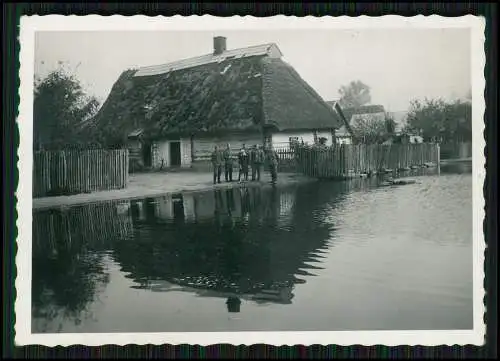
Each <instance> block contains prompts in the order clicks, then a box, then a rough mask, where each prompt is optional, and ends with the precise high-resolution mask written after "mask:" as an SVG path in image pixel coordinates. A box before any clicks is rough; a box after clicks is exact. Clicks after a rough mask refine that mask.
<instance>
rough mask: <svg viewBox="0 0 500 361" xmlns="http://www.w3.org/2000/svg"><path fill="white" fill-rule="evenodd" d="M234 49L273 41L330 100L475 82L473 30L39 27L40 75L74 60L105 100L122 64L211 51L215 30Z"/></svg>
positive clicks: (395, 105)
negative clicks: (350, 89)
mask: <svg viewBox="0 0 500 361" xmlns="http://www.w3.org/2000/svg"><path fill="white" fill-rule="evenodd" d="M217 35H221V36H226V37H227V48H228V49H232V48H233V49H234V48H240V47H245V46H251V45H258V44H263V43H271V42H274V43H276V44H277V45H278V47H279V48H280V50H281V52H282V53H283V55H284V58H283V59H284V60H285V61H287V62H288V63H289V64H290V65H292V66H293V67H294V68H295V69H296V70H297V71H298V73H299V74H300V75H301V76H302V78H304V79H305V80H306V81H307V82H308V83H309V84H310V85H311V86H312V87H313V88H314V89H316V91H317V92H318V93H319V94H320V95H321V96H322V97H323V99H325V100H332V99H337V98H338V96H339V95H338V89H339V87H340V86H341V85H344V84H348V83H349V82H350V81H352V80H361V81H362V82H364V83H365V84H367V85H369V86H370V87H371V94H372V102H371V103H372V104H382V105H384V106H385V107H386V109H387V110H390V111H402V110H407V109H408V106H409V102H410V101H411V100H412V99H415V98H420V99H422V98H424V97H428V98H434V97H443V98H445V99H452V98H457V97H460V98H462V97H464V96H465V95H466V94H467V92H468V91H469V89H470V87H471V61H470V57H471V55H470V30H469V29H391V30H382V29H370V30H368V29H367V30H364V29H362V30H337V29H335V30H330V29H328V30H300V31H297V30H283V31H222V32H214V31H206V32H201V31H182V32H181V31H176V32H164V31H162V32H146V31H122V32H117V31H112V32H109V31H100V32H90V31H85V32H83V31H78V32H77V31H67V32H38V33H37V36H36V45H35V74H37V75H41V76H43V75H46V74H47V73H48V72H49V71H51V70H53V69H55V68H56V67H57V63H58V61H64V62H69V64H70V69H73V70H74V72H75V74H76V76H77V77H78V78H79V79H80V80H81V81H82V82H83V84H84V86H85V87H86V88H87V89H88V91H89V93H91V94H92V95H96V96H97V97H99V98H101V99H102V100H104V99H105V98H106V97H107V96H108V94H109V91H110V90H111V87H112V86H113V84H114V82H115V81H116V80H117V79H118V76H119V75H120V73H121V72H122V71H124V70H125V69H128V68H133V67H140V66H148V65H157V64H163V63H168V62H171V61H176V60H180V59H185V58H190V57H194V56H199V55H204V54H207V53H210V52H212V48H213V40H212V39H213V37H214V36H217Z"/></svg>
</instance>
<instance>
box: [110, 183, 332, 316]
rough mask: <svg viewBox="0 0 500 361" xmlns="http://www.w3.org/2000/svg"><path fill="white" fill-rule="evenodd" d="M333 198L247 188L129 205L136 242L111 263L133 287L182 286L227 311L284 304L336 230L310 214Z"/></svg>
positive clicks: (312, 191)
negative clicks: (250, 303)
mask: <svg viewBox="0 0 500 361" xmlns="http://www.w3.org/2000/svg"><path fill="white" fill-rule="evenodd" d="M339 190H340V189H339ZM333 194H335V192H334V193H333ZM339 194H340V193H339ZM331 197H332V192H331V189H330V190H329V192H328V194H327V193H324V192H323V194H321V192H319V190H318V188H307V189H306V188H302V191H301V192H297V188H287V189H276V188H269V189H261V188H254V187H251V188H236V189H226V190H221V189H217V190H214V191H211V192H206V193H199V194H184V195H176V196H165V197H161V198H156V199H145V200H142V201H135V202H133V203H132V205H131V207H132V210H133V211H132V212H131V215H132V222H133V224H134V229H135V234H134V237H132V238H129V239H127V240H125V241H123V242H118V243H116V244H115V245H114V249H113V257H114V259H115V260H116V261H117V262H118V263H119V264H120V265H121V267H122V270H123V271H124V272H127V273H128V277H130V278H131V279H133V280H134V281H135V283H136V285H135V286H134V287H136V288H140V289H149V290H151V291H155V292H158V291H165V292H166V291H171V290H172V289H175V290H178V288H173V285H180V286H183V287H185V289H184V290H187V291H189V292H195V293H197V294H198V295H199V296H204V297H222V298H225V299H227V300H228V303H227V305H228V310H232V309H233V306H232V305H233V301H234V300H235V299H239V298H245V299H251V300H254V301H256V302H277V303H282V304H287V303H290V302H291V300H292V298H293V292H292V291H293V288H294V285H296V284H298V283H303V282H305V279H304V278H303V277H304V276H313V275H314V270H315V269H317V268H320V266H319V265H315V263H316V264H317V263H318V262H319V261H320V257H321V254H319V253H317V251H319V250H321V249H326V248H327V247H328V246H329V245H328V240H329V239H331V236H332V232H333V231H334V229H333V227H332V225H331V224H326V223H322V222H321V221H319V222H311V221H310V215H311V213H313V210H314V209H316V208H317V207H318V205H320V204H321V203H322V202H323V203H326V202H328V201H329V200H331ZM234 307H235V308H234V309H236V306H234Z"/></svg>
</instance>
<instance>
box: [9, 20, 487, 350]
mask: <svg viewBox="0 0 500 361" xmlns="http://www.w3.org/2000/svg"><path fill="white" fill-rule="evenodd" d="M361 28H386V29H387V28H391V29H395V30H396V29H398V28H422V29H424V28H469V29H470V30H471V54H470V55H471V77H472V79H471V84H472V119H473V122H472V128H473V134H472V137H473V140H472V144H473V152H472V158H473V161H472V167H473V170H472V177H473V181H472V183H473V188H472V189H473V212H472V213H473V232H474V233H473V255H472V257H473V307H474V310H473V315H474V316H473V317H474V321H473V329H472V330H428V331H425V330H424V331H422V330H420V331H413V330H404V331H400V330H393V331H335V332H299V331H297V332H194V333H193V332H189V333H187V332H185V333H182V332H179V333H95V334H90V333H61V334H33V333H32V332H31V275H32V269H31V267H32V258H31V256H32V249H31V239H32V166H33V153H32V142H33V86H34V84H33V79H34V60H35V33H36V32H39V31H40V32H41V31H89V30H92V31H116V30H119V31H125V30H126V31H139V30H140V31H179V30H183V31H189V30H193V31H194V30H205V31H210V30H272V29H273V30H278V29H279V30H285V29H293V30H297V29H325V30H326V29H361ZM484 31H485V19H484V18H481V17H477V16H473V15H466V16H462V17H454V18H451V17H442V16H437V15H432V16H427V17H425V16H421V15H419V16H415V17H403V16H396V15H388V16H381V17H368V16H360V17H348V16H341V17H326V16H325V17H312V16H307V17H302V18H300V17H287V16H283V15H279V16H273V17H268V18H256V17H250V16H245V17H239V16H233V17H228V18H218V17H214V16H209V15H204V16H188V17H183V16H180V15H176V16H173V17H159V16H158V17H147V16H139V15H137V16H130V17H126V16H118V15H114V16H99V15H87V16H74V15H73V16H62V15H47V16H23V17H21V21H20V38H19V41H20V54H19V57H20V73H19V75H20V88H19V95H20V105H19V115H18V119H17V125H18V127H19V134H20V144H19V148H18V156H19V162H18V170H19V184H18V188H17V191H16V197H17V213H18V218H17V231H18V237H17V255H16V267H17V278H16V283H15V286H16V292H17V297H16V300H15V313H16V322H15V343H16V345H33V344H37V345H46V346H57V345H62V346H69V345H73V344H83V345H88V346H99V345H106V344H116V345H126V344H138V345H143V344H172V345H176V344H198V345H211V344H218V343H229V344H234V345H240V344H244V345H252V344H259V343H264V344H268V345H277V346H280V345H295V344H302V345H312V344H322V345H328V344H336V345H354V344H361V345H366V346H369V345H377V344H381V345H387V346H396V345H424V346H435V345H454V344H457V345H466V344H473V345H483V344H484V337H485V329H486V327H485V323H484V321H483V316H484V314H485V312H486V310H485V306H484V303H483V298H484V295H485V291H484V288H483V280H484V276H485V274H484V251H485V248H486V244H485V239H484V234H483V221H484V217H485V211H484V206H485V200H484V195H483V186H484V180H485V163H486V159H485V155H484V148H485V145H486V142H485V139H484V135H483V132H484V126H485V125H484V120H483V117H484V114H485V99H484V90H485V77H484V67H485V62H486V57H485V50H484V42H485V35H484Z"/></svg>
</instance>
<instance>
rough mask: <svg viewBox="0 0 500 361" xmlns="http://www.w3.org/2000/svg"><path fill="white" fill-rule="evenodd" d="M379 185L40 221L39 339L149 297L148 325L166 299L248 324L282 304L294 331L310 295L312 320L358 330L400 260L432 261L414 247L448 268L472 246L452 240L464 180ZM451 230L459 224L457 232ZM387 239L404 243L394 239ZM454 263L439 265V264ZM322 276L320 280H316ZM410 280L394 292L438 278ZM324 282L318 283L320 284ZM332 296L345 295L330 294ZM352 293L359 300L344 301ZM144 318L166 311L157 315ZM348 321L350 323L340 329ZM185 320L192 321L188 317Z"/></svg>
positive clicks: (166, 202)
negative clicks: (127, 300)
mask: <svg viewBox="0 0 500 361" xmlns="http://www.w3.org/2000/svg"><path fill="white" fill-rule="evenodd" d="M452 168H453V167H452ZM432 172H436V170H435V169H421V170H418V171H415V172H409V173H408V174H407V175H408V176H410V177H417V176H418V175H419V174H420V173H424V174H432ZM447 172H453V173H457V172H458V173H460V172H461V170H460V169H458V170H457V169H456V167H455V168H454V169H448V168H446V167H444V171H443V167H442V168H441V174H442V175H443V174H445V173H447ZM402 176H403V175H402ZM382 181H383V179H381V178H371V179H355V180H352V181H349V182H340V183H339V182H328V181H324V182H323V181H320V182H315V183H313V184H309V185H303V186H294V187H287V188H272V187H269V188H259V187H249V188H245V187H243V188H234V189H217V190H212V191H208V192H202V193H191V194H189V193H184V194H173V195H167V196H163V197H156V198H148V199H143V200H134V201H125V202H118V203H115V202H110V203H99V204H92V205H86V206H81V207H71V208H69V209H60V210H51V211H43V212H35V213H34V214H33V284H32V306H33V309H32V316H33V319H34V320H35V321H34V322H33V326H32V327H33V332H44V331H46V330H48V329H50V330H53V331H57V328H58V326H57V325H58V324H63V323H64V324H65V326H64V328H65V329H66V330H68V329H70V330H74V329H75V328H72V327H71V326H68V320H69V321H70V322H71V323H73V324H80V323H81V324H82V326H81V328H77V329H79V330H82V331H85V330H88V329H86V328H85V327H86V326H85V325H89V324H91V322H88V323H87V322H84V321H85V320H84V319H86V318H88V317H91V316H92V317H94V316H95V315H96V314H98V315H99V317H104V316H106V317H108V316H107V315H109V314H110V313H111V316H109V319H108V320H107V321H103V323H105V322H109V321H110V320H112V321H113V320H115V319H121V318H123V319H127V320H128V319H129V318H130V317H131V316H130V315H128V312H129V308H130V307H129V308H127V309H126V310H121V311H116V314H114V313H113V312H110V311H109V308H113V307H114V305H113V304H112V305H109V303H110V302H111V301H109V298H105V299H104V300H102V302H101V301H100V297H110V295H111V296H113V295H114V296H115V297H116V295H119V296H118V298H119V297H122V295H138V294H141V295H146V296H145V297H144V298H143V299H142V301H141V304H138V305H137V306H138V311H137V312H138V314H141V315H143V316H145V317H147V315H148V312H146V311H144V310H142V311H141V310H140V309H139V308H140V307H145V308H147V307H148V306H147V305H148V302H150V301H151V300H153V299H154V300H164V299H165V298H164V297H165V296H167V297H168V300H171V299H178V298H177V297H178V296H179V295H180V296H182V297H189V299H190V300H196V302H202V304H203V305H205V304H207V305H209V304H210V303H211V302H216V303H217V307H220V308H219V310H222V312H224V313H225V312H227V313H231V314H233V313H242V314H243V315H242V316H245V315H248V314H251V312H250V311H249V310H251V309H252V307H255V305H256V304H269V303H271V304H278V305H288V306H286V309H287V310H290V311H287V312H290V317H289V318H290V322H292V321H291V320H295V319H296V318H297V317H296V315H297V314H300V313H301V312H302V311H304V310H305V311H304V312H306V313H307V312H312V313H314V312H313V311H311V308H306V309H304V308H302V309H301V308H300V307H304V302H299V300H302V301H304V297H306V296H305V295H306V294H307V295H311V294H314V295H315V297H312V298H311V299H310V300H308V301H307V302H310V303H312V304H314V305H315V306H310V307H312V308H314V307H317V308H318V309H317V310H316V311H317V313H322V312H325V310H326V309H328V311H330V303H328V302H330V300H331V301H332V302H334V301H335V300H336V301H337V306H336V307H338V308H337V310H341V311H337V312H339V313H340V315H337V316H336V317H337V318H336V319H335V320H336V321H340V322H343V317H344V313H345V312H346V313H345V314H346V316H345V318H346V321H345V323H346V324H349V325H351V324H350V323H349V322H354V324H355V321H356V320H357V318H356V317H355V316H356V312H358V311H356V312H354V311H353V310H352V309H351V308H350V307H351V305H356V304H357V303H363V300H366V299H367V297H372V296H373V295H374V294H376V293H377V292H379V290H380V287H381V286H380V285H381V284H382V285H383V284H386V283H390V282H387V273H384V272H392V269H395V268H394V267H397V266H398V265H397V264H396V265H394V264H395V263H397V262H398V260H402V259H407V258H408V256H407V255H408V251H407V250H408V249H411V250H412V252H413V253H415V254H418V252H419V250H420V252H421V254H422V257H423V258H422V259H423V260H424V261H425V262H426V267H427V268H429V267H430V266H432V264H433V263H430V261H431V260H433V259H434V257H431V256H429V255H431V253H429V252H428V251H427V250H425V252H424V250H423V249H422V248H421V247H427V246H428V247H430V249H432V255H434V254H438V255H443V254H444V253H442V252H443V250H445V249H446V247H454V248H453V249H454V250H455V251H456V253H455V255H454V256H453V257H459V255H460V254H461V253H460V252H462V251H461V248H460V247H462V248H463V247H464V246H465V245H467V244H468V243H467V242H468V240H467V237H465V238H464V237H462V238H464V239H465V240H464V241H461V240H460V239H461V238H460V237H458V236H457V234H460V233H461V234H462V235H463V234H466V233H467V232H468V229H467V226H465V227H462V228H460V229H461V231H460V232H458V233H457V230H456V229H458V228H459V227H458V225H461V224H465V225H466V224H467V222H466V220H467V219H469V218H470V217H469V215H468V213H467V212H461V213H459V212H457V211H456V209H463V208H467V207H470V205H469V203H470V200H469V199H470V197H469V193H468V191H467V189H469V188H464V184H465V185H467V184H468V183H466V182H468V180H467V177H465V176H458V177H453V176H451V177H450V176H449V175H447V176H444V177H426V178H421V179H419V180H418V182H417V184H416V185H413V186H408V188H406V187H402V188H398V189H389V188H383V189H379V190H378V191H374V192H372V191H371V190H372V188H374V187H377V186H378V185H379V184H380V183H381V182H382ZM439 182H441V184H438V183H439ZM353 190H356V191H357V192H353ZM360 191H361V192H360ZM365 191H366V194H365ZM457 199H463V201H460V202H458V201H457ZM419 200H422V201H421V202H420V201H419ZM436 209H438V210H439V211H436ZM389 215H390V216H389ZM438 215H439V217H438ZM457 217H462V218H459V219H463V220H464V221H458V222H457V221H456V219H457ZM437 218H439V219H440V221H436V219H437ZM372 220H375V221H372ZM443 225H448V228H446V227H444V226H443ZM394 227H395V228H397V230H398V231H397V232H399V233H397V234H394V233H392V231H391V228H394ZM393 238H398V242H393V241H392V239H393ZM415 240H416V241H415ZM427 240H429V241H430V242H427ZM404 242H407V243H406V244H405V243H404ZM427 243H429V244H428V245H427ZM430 243H432V244H430ZM436 245H438V246H439V247H436ZM419 247H420V248H419ZM381 250H385V251H381ZM376 252H379V253H380V252H382V253H383V252H385V253H386V254H393V255H394V257H392V256H391V257H389V258H387V257H386V263H387V264H384V263H381V264H378V261H377V259H378V258H384V257H383V255H382V256H380V257H379V256H375V257H372V256H371V255H372V254H375V253H376ZM439 252H441V253H439ZM325 255H326V256H328V259H327V260H328V262H325ZM350 255H352V257H350ZM457 255H458V256H457ZM363 256H364V257H366V258H363ZM453 257H451V258H453ZM410 258H411V257H410ZM448 258H450V257H448ZM448 258H443V257H442V256H439V257H437V261H436V264H438V263H440V262H441V260H442V259H448ZM363 259H364V261H361V260H363ZM332 260H334V261H332ZM410 261H411V259H410ZM391 262H392V263H391ZM421 262H423V261H419V262H418V264H419V265H420V264H421ZM457 264H459V265H460V267H461V268H460V269H457V270H454V271H453V274H457V273H459V272H460V270H462V268H464V267H466V266H467V264H465V266H463V263H462V264H460V262H458V263H457ZM391 265H392V266H391ZM323 267H325V268H327V270H328V272H321V271H319V270H320V269H322V268H323ZM457 267H458V266H457ZM408 269H410V270H411V267H409V268H408ZM404 270H405V269H404V268H399V269H398V272H397V273H398V274H400V275H401V282H402V283H401V284H399V283H398V284H397V287H402V286H401V285H402V284H406V283H408V282H409V283H410V284H412V287H414V288H415V289H418V287H421V288H420V291H422V289H423V288H424V286H423V285H426V282H429V283H432V285H434V283H433V280H434V279H435V278H439V277H437V276H436V275H435V272H434V271H433V272H434V273H432V272H431V275H432V277H429V278H428V280H426V281H425V282H424V281H422V280H420V281H419V282H421V283H420V286H419V284H418V283H417V281H418V280H419V279H418V277H416V276H415V275H417V276H418V275H420V274H425V270H424V271H422V270H419V271H418V272H415V274H413V273H408V272H406V273H405V272H403V271H404ZM319 272H321V277H315V276H316V275H318V274H319ZM325 274H327V276H325ZM391 274H393V273H391ZM123 276H125V277H127V278H128V279H124V278H123ZM110 277H111V278H112V280H113V281H111V282H110ZM412 277H413V278H412ZM443 277H444V276H443ZM450 277H451V276H450ZM395 278H396V280H397V281H398V282H399V278H398V277H395ZM115 279H117V280H118V281H117V282H114V280H115ZM412 279H413V283H411V282H410V281H411V280H412ZM415 279H417V281H415ZM382 280H383V281H382ZM445 281H446V282H449V281H448V280H445ZM356 282H357V283H356ZM442 282H444V281H443V279H438V280H437V281H436V282H435V285H436V289H439V290H443V289H445V287H444V286H443V283H442ZM445 284H446V283H445ZM358 286H359V288H357V287H358ZM130 287H131V288H132V289H131V288H130ZM339 287H340V289H342V290H343V292H342V293H338V292H335V290H337V289H339ZM395 287H396V286H395ZM397 287H396V288H397ZM425 287H426V289H425V290H427V291H425V290H424V291H423V292H422V294H424V295H429V294H431V296H432V293H429V289H430V288H431V286H428V287H427V286H425ZM433 287H434V286H433ZM454 287H455V286H454ZM456 287H458V286H456ZM398 289H399V288H398ZM353 290H354V291H353ZM365 290H366V291H365ZM368 290H370V292H368ZM168 292H175V294H173V293H170V294H168ZM350 292H351V293H350ZM356 292H359V293H362V294H364V295H365V296H364V298H363V297H361V298H360V299H356V297H357V296H353V298H351V296H352V295H356ZM363 292H365V293H363ZM387 292H389V293H387ZM425 292H427V293H425ZM450 292H451V291H450ZM453 292H455V291H453ZM344 294H345V295H346V296H345V297H344V296H343V295H344ZM317 295H325V296H324V298H323V299H324V300H327V301H328V302H323V301H318V299H321V298H322V297H317ZM366 295H372V296H366ZM190 296H195V297H196V298H193V297H190ZM385 296H386V297H387V299H386V301H384V302H387V305H388V306H387V308H390V307H396V306H398V307H399V305H400V304H399V303H397V302H399V301H398V300H399V298H398V297H399V296H400V294H399V293H397V292H395V293H394V294H390V289H389V291H387V290H386V293H382V294H381V295H379V296H377V297H379V298H381V299H384V297H385ZM396 296H397V297H396ZM373 297H374V296H373ZM391 297H392V298H391ZM208 298H212V300H209V299H208ZM214 298H215V299H214ZM106 300H107V301H106ZM159 302H160V301H159ZM161 302H163V301H161ZM366 302H367V303H363V306H360V307H359V309H366V310H367V309H369V306H370V304H369V303H370V302H371V301H366ZM391 302H394V303H391ZM457 302H458V301H457ZM374 304H377V305H379V304H383V302H382V301H381V303H374ZM100 305H107V307H108V308H107V309H106V310H105V311H104V309H105V308H106V307H104V308H103V307H101V306H100ZM144 305H146V306H144ZM177 306H178V307H179V308H180V307H182V305H176V307H177ZM152 307H155V306H152ZM308 307H309V306H308ZM342 307H343V308H342ZM408 307H410V306H408ZM422 307H423V306H422ZM425 307H427V306H425ZM429 307H430V306H429ZM447 307H448V308H449V305H448V304H447ZM263 309H270V307H265V308H263ZM295 309H297V310H302V311H300V312H299V311H295ZM437 309H438V310H441V309H440V308H437ZM344 310H347V311H345V312H344ZM349 310H351V311H349ZM152 312H158V313H162V312H163V311H162V312H159V310H158V309H157V308H154V310H153V311H152ZM169 312H170V311H169ZM172 312H173V311H172ZM172 312H170V313H168V312H167V313H168V315H166V316H165V314H164V313H162V314H164V317H166V318H168V319H169V320H170V319H174V318H175V317H177V316H175V314H173V313H172ZM349 312H351V313H349ZM388 312H389V311H388ZM439 312H442V310H441V311H439ZM450 312H451V311H450ZM278 313H279V312H278ZM292 314H293V315H292ZM347 314H349V316H348V315H347ZM351 314H352V315H354V316H352V320H347V318H350V317H351V316H350V315H351ZM388 314H390V315H392V313H390V312H389V313H388ZM437 314H438V313H436V315H437ZM95 317H98V316H95ZM159 317H160V316H159ZM183 317H187V318H188V319H189V315H188V314H185V316H183ZM286 317H288V316H286ZM318 317H319V316H318ZM328 317H330V316H328ZM331 317H333V316H331ZM381 317H382V316H381ZM436 317H437V316H436ZM160 318H161V317H160ZM299 318H300V317H299ZM321 319H322V318H321V317H319V318H318V319H316V321H314V322H320V321H321ZM282 321H283V322H285V321H286V320H285V321H284V320H282ZM327 321H328V320H325V321H324V322H325V324H326V323H328V322H329V321H328V322H327ZM193 322H195V321H193ZM286 322H288V321H286ZM297 322H298V321H297ZM311 322H313V321H311ZM320 323H321V322H320ZM99 327H101V328H100V329H102V327H104V328H106V327H108V326H107V325H104V324H102V325H100V326H99ZM110 327H111V326H110ZM127 327H128V326H127ZM148 327H149V326H148V325H143V326H142V327H141V326H138V328H139V329H141V330H143V331H150V329H148ZM158 327H160V328H161V327H163V326H162V325H160V326H158ZM324 327H330V325H329V324H328V325H326V326H324ZM339 327H340V326H339ZM376 327H380V324H379V323H377V324H376ZM388 327H389V326H388ZM118 328H119V327H118ZM193 328H194V326H193ZM121 329H122V330H124V328H121ZM325 329H328V328H325ZM127 330H128V329H127ZM127 330H125V331H127Z"/></svg>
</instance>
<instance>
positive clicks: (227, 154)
mask: <svg viewBox="0 0 500 361" xmlns="http://www.w3.org/2000/svg"><path fill="white" fill-rule="evenodd" d="M223 157H224V177H225V179H226V182H232V181H233V156H232V154H231V147H230V146H229V144H227V145H226V149H225V150H224V153H223Z"/></svg>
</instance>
